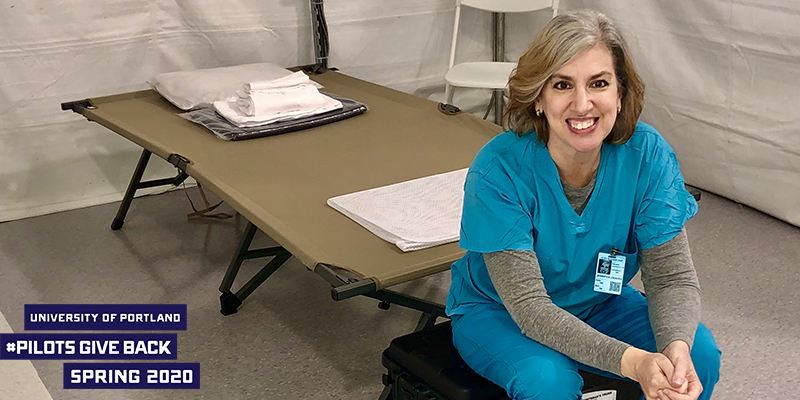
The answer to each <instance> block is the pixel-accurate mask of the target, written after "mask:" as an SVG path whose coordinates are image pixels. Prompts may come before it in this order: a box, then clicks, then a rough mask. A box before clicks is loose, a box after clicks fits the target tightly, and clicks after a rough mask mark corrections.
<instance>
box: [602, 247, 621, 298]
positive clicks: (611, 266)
mask: <svg viewBox="0 0 800 400" xmlns="http://www.w3.org/2000/svg"><path fill="white" fill-rule="evenodd" d="M624 275H625V256H623V255H619V254H617V250H616V249H611V254H609V253H602V252H601V253H600V254H598V256H597V268H595V273H594V291H595V292H599V293H608V294H620V293H622V278H623V276H624Z"/></svg>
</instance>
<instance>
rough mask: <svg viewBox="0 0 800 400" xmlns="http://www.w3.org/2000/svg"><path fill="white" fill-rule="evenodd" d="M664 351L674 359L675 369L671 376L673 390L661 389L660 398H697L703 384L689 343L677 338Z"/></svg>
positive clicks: (694, 399) (693, 399)
mask: <svg viewBox="0 0 800 400" xmlns="http://www.w3.org/2000/svg"><path fill="white" fill-rule="evenodd" d="M662 353H663V354H664V355H665V356H667V358H669V360H670V361H672V365H674V366H675V369H674V371H673V373H672V376H671V377H670V378H669V384H670V385H672V387H673V390H670V389H665V390H660V391H659V395H658V396H659V399H663V400H667V399H669V400H697V398H698V396H700V393H702V392H703V385H702V384H700V378H698V376H697V372H696V371H695V369H694V363H693V362H692V356H691V354H690V349H689V345H688V344H687V343H686V342H684V341H683V340H676V341H674V342H672V343H670V344H668V345H667V347H665V348H664V350H663V351H662Z"/></svg>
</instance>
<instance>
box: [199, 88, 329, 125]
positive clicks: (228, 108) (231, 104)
mask: <svg viewBox="0 0 800 400" xmlns="http://www.w3.org/2000/svg"><path fill="white" fill-rule="evenodd" d="M319 95H320V96H322V98H323V103H322V105H321V106H320V107H318V108H316V109H313V110H298V111H294V112H286V113H282V114H273V115H267V116H263V115H256V116H249V115H245V114H244V113H243V112H242V111H241V110H239V106H238V105H237V104H236V100H237V99H238V97H232V98H230V99H227V100H223V101H215V102H214V109H215V110H217V112H218V113H219V114H220V115H222V116H223V117H225V119H227V120H228V121H230V122H231V123H232V124H234V125H236V126H238V127H240V128H241V127H250V126H261V125H266V124H269V123H272V122H277V121H286V120H290V119H297V118H301V117H306V116H310V115H317V114H322V113H326V112H328V111H333V110H338V109H340V108H342V102H340V101H339V100H336V99H332V98H330V97H328V96H326V95H324V94H322V93H320V94H319Z"/></svg>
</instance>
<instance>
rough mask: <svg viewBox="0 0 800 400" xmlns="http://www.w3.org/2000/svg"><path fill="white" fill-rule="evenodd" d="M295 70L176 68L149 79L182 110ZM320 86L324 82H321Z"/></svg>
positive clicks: (272, 67)
mask: <svg viewBox="0 0 800 400" xmlns="http://www.w3.org/2000/svg"><path fill="white" fill-rule="evenodd" d="M291 73H292V71H289V70H287V69H286V68H283V67H279V66H277V65H275V64H270V63H255V64H244V65H234V66H231V67H220V68H209V69H199V70H195V71H175V72H166V73H163V74H159V75H157V76H155V77H153V78H152V79H150V80H148V81H147V83H148V84H150V87H152V88H153V89H155V90H156V91H157V92H158V93H160V94H161V95H162V96H164V98H166V99H167V100H169V101H170V102H171V103H172V104H175V105H176V106H177V107H178V108H180V109H182V110H191V109H196V108H203V107H211V106H212V104H214V102H215V101H219V100H224V99H227V98H230V97H233V96H235V95H236V90H238V89H241V88H242V85H243V84H245V83H247V82H257V81H270V80H273V79H278V78H283V77H284V76H286V75H289V74H291ZM318 87H321V85H318Z"/></svg>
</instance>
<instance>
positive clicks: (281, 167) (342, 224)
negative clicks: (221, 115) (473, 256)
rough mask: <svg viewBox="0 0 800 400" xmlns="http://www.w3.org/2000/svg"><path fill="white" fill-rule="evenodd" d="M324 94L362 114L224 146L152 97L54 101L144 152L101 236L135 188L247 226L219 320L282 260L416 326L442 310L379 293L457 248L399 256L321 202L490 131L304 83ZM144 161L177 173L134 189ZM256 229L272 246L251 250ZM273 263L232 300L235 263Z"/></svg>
mask: <svg viewBox="0 0 800 400" xmlns="http://www.w3.org/2000/svg"><path fill="white" fill-rule="evenodd" d="M312 78H313V79H314V80H315V81H317V82H319V83H321V84H322V85H324V86H325V91H327V92H330V93H333V94H337V95H340V96H344V97H347V98H351V99H353V100H356V101H359V102H362V103H364V104H366V105H367V106H368V107H369V111H368V112H367V113H365V114H362V115H359V116H356V117H353V118H350V119H346V120H343V121H339V122H335V123H332V124H329V125H324V126H320V127H316V128H311V129H307V130H303V131H297V132H292V133H287V134H282V135H277V136H270V137H264V138H258V139H251V140H244V141H237V142H228V141H223V140H220V139H218V138H216V137H215V136H214V135H213V134H211V133H210V132H208V131H206V130H205V128H203V127H201V126H199V125H196V124H194V123H192V122H189V121H187V120H185V119H183V118H181V117H179V116H178V115H177V114H178V113H179V112H181V110H179V109H178V108H176V107H174V106H173V105H172V104H171V103H169V102H168V101H167V100H165V99H164V98H163V97H162V96H160V95H159V94H158V93H157V92H155V91H152V90H146V91H139V92H132V93H124V94H118V95H112V96H107V97H98V98H92V99H86V100H81V101H73V102H68V103H63V104H62V109H64V110H72V111H74V112H76V113H79V114H82V115H83V116H84V117H86V118H87V119H88V120H89V121H94V122H97V123H99V124H100V125H103V126H104V127H106V128H108V129H110V130H112V131H113V132H115V133H117V134H119V135H121V136H123V137H125V138H127V139H129V140H131V141H132V142H134V143H136V144H138V145H139V146H141V147H143V148H144V150H143V152H142V155H141V158H140V160H139V164H138V166H137V167H136V169H135V171H134V174H133V177H132V179H131V183H130V186H129V187H128V190H127V192H126V194H125V197H124V199H123V202H122V204H121V205H120V208H119V211H118V213H117V216H116V218H115V219H114V221H113V223H112V225H111V227H112V229H119V228H121V227H122V225H123V221H124V219H125V215H126V213H127V211H128V208H129V206H130V204H131V201H132V200H133V196H134V194H135V192H136V190H137V189H141V188H146V187H152V186H158V185H168V184H175V185H177V184H179V183H180V182H182V181H183V180H184V179H186V177H187V176H191V177H193V178H194V179H196V180H197V181H198V182H200V183H201V184H202V185H203V186H205V187H207V188H211V190H212V191H214V193H216V194H217V195H218V196H219V197H220V198H221V199H223V200H225V201H226V202H227V203H228V204H230V205H231V206H232V207H233V208H234V209H236V211H238V212H239V213H240V214H242V215H243V216H244V217H245V218H247V220H248V221H250V224H248V227H247V228H246V230H245V233H244V235H243V237H242V239H241V242H240V244H239V246H238V248H237V250H236V253H235V254H234V256H233V259H232V260H231V263H230V265H229V267H228V270H227V272H226V274H225V276H224V278H223V280H222V283H221V285H220V288H219V290H220V292H222V294H221V296H220V303H221V312H222V313H223V314H226V315H227V314H232V313H235V312H236V311H237V309H238V307H239V306H240V305H241V303H242V301H244V300H245V298H246V297H247V296H248V295H249V294H250V293H252V292H253V290H255V289H256V288H257V287H258V286H259V285H260V284H261V283H263V282H264V281H265V280H266V279H267V278H268V277H269V276H270V274H272V273H273V272H274V271H275V270H276V269H277V268H278V267H280V265H281V264H283V263H284V262H285V261H286V260H287V259H288V258H289V257H291V256H295V257H296V258H297V259H299V260H300V261H301V262H302V263H303V264H305V265H306V266H307V267H308V268H309V269H312V270H313V271H314V272H316V273H317V274H319V275H320V276H322V277H323V278H324V279H326V280H327V281H328V282H330V283H331V285H332V286H333V287H332V291H331V294H332V297H333V298H334V299H335V300H342V299H346V298H349V297H352V296H357V295H365V296H369V297H372V298H375V299H378V300H380V301H381V305H382V306H388V304H391V303H394V304H398V305H402V306H404V307H409V308H412V309H415V310H419V311H422V312H423V314H422V317H421V318H420V325H419V326H418V328H422V327H424V326H430V325H432V324H434V323H435V320H436V318H437V317H440V316H442V315H443V308H442V306H441V305H440V304H435V303H432V302H429V301H426V300H424V299H419V298H414V297H412V296H407V295H403V294H400V293H397V292H394V291H391V290H387V288H388V287H390V286H392V285H396V284H399V283H402V282H406V281H410V280H413V279H416V278H420V277H423V276H426V275H430V274H434V273H437V272H441V271H444V270H446V269H448V268H449V265H450V263H452V262H453V261H455V260H456V259H458V258H459V257H460V256H461V255H462V254H463V251H462V250H459V248H458V245H457V244H456V243H451V244H447V245H441V246H437V247H433V248H429V249H424V250H419V251H414V252H409V253H403V252H402V251H400V250H399V249H398V248H397V247H395V246H394V245H392V244H390V243H388V242H385V241H383V240H382V239H380V238H378V237H377V236H375V235H373V234H372V233H370V232H369V231H367V230H366V229H364V228H362V227H361V226H360V225H358V224H356V223H355V222H353V221H351V220H350V219H349V218H347V217H345V216H344V215H342V214H340V213H339V212H337V211H335V210H334V209H332V208H330V207H329V206H328V205H327V204H326V200H327V199H328V198H331V197H334V196H338V195H341V194H346V193H352V192H356V191H360V190H364V189H369V188H374V187H380V186H384V185H388V184H392V183H397V182H402V181H407V180H411V179H415V178H420V177H424V176H429V175H433V174H438V173H443V172H448V171H453V170H457V169H461V168H465V167H467V166H469V164H470V162H471V161H472V158H473V157H474V156H475V154H476V153H477V151H478V150H479V149H480V147H481V146H482V145H483V144H484V143H486V141H488V140H489V139H490V138H491V137H492V136H494V135H496V134H497V133H499V132H500V130H501V128H500V127H498V126H496V125H494V124H491V123H489V122H486V121H483V120H481V119H480V118H477V117H475V116H473V115H470V114H468V113H458V114H448V113H443V112H440V110H439V107H438V106H437V104H436V103H435V102H432V101H429V100H425V99H421V98H418V97H414V96H412V95H409V94H405V93H402V92H399V91H396V90H392V89H389V88H386V87H383V86H379V85H376V84H373V83H369V82H366V81H363V80H359V79H356V78H353V77H350V76H347V75H345V74H342V73H339V72H335V71H330V70H329V71H325V72H323V73H321V74H318V75H314V76H313V77H312ZM151 153H152V154H155V155H157V156H159V157H161V158H163V159H165V160H167V161H169V162H170V163H172V164H173V165H175V167H176V168H178V170H179V173H178V175H177V176H176V177H175V178H166V179H159V180H154V181H147V182H142V175H143V173H144V170H145V168H146V166H147V163H148V161H149V159H150V155H151ZM257 230H261V231H263V232H264V233H266V234H267V235H269V236H270V237H271V238H272V239H274V240H275V241H276V242H277V243H278V244H279V245H280V246H279V247H274V248H267V249H250V244H251V241H252V239H253V236H254V235H255V233H256V231H257ZM259 257H273V258H272V260H271V261H270V262H269V263H268V264H267V265H266V266H265V267H264V268H263V269H262V270H261V271H259V272H258V273H257V274H256V275H255V276H253V277H252V278H251V279H250V280H249V281H248V282H247V283H245V284H244V285H241V288H240V289H239V290H238V291H236V292H235V293H234V292H232V291H231V289H232V286H233V283H234V280H235V278H236V275H237V274H238V271H239V267H240V265H241V263H242V261H243V260H245V259H251V258H259Z"/></svg>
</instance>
